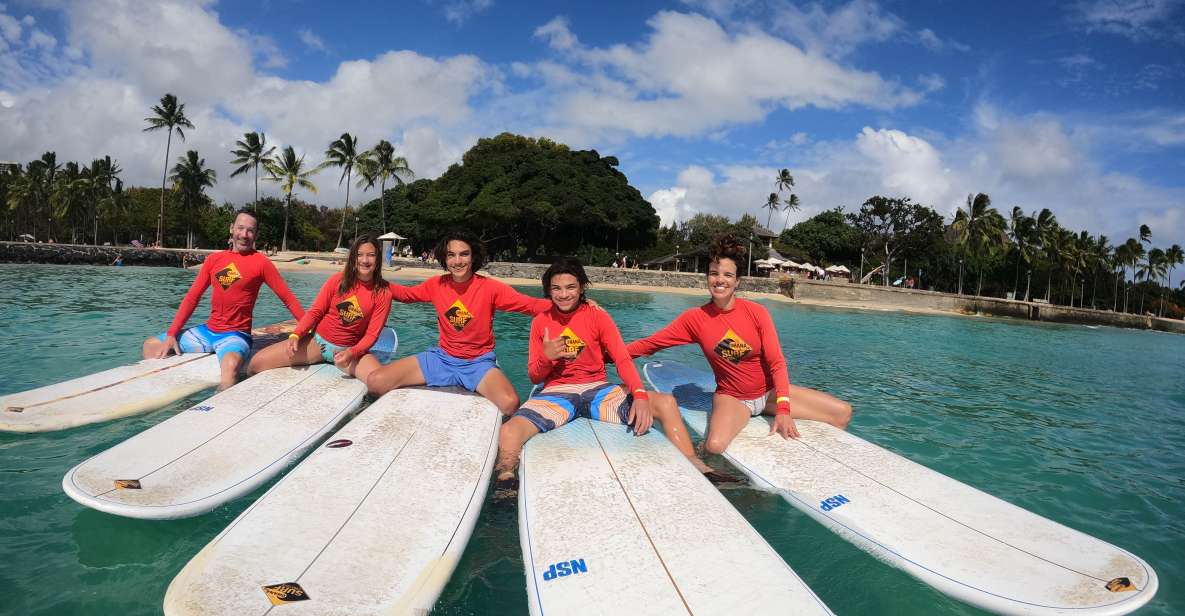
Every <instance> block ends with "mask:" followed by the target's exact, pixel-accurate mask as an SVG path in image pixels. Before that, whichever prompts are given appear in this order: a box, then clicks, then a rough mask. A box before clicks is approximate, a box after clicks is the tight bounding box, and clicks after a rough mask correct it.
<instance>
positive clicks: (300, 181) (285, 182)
mask: <svg viewBox="0 0 1185 616" xmlns="http://www.w3.org/2000/svg"><path fill="white" fill-rule="evenodd" d="M319 170H320V167H313V168H312V169H309V170H307V171H306V170H305V168H304V155H303V154H302V155H301V156H300V158H297V157H296V150H293V149H292V146H288V147H286V148H284V150H283V151H282V152H281V153H280V156H279V157H277V158H276V159H275V160H273V161H272V162H271V163H269V164H268V166H267V172H268V174H269V176H268V177H267V178H265V179H267V180H268V181H271V182H279V183H280V190H281V191H283V192H284V239H282V240H281V241H280V250H283V251H287V250H288V212H289V210H291V209H292V191H294V190H296V189H297V188H304V189H307V190H308V191H309V192H311V193H313V194H316V193H317V186H316V184H313V183H312V182H311V181H309V179H308V178H309V177H310V176H312V175H313V174H314V173H316V172H317V171H319Z"/></svg>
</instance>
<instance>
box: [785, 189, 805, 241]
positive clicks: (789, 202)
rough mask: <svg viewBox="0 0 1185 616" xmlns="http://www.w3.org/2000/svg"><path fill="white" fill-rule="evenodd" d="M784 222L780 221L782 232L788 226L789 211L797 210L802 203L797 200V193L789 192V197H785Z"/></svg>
mask: <svg viewBox="0 0 1185 616" xmlns="http://www.w3.org/2000/svg"><path fill="white" fill-rule="evenodd" d="M785 203H786V222H784V223H782V232H783V233H784V232H785V231H786V227H788V226H790V212H792V211H793V212H797V211H798V208H800V207H802V204H801V203H800V202H799V201H798V195H796V194H794V193H790V197H789V198H788V199H786V202H785Z"/></svg>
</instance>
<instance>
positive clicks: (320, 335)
mask: <svg viewBox="0 0 1185 616" xmlns="http://www.w3.org/2000/svg"><path fill="white" fill-rule="evenodd" d="M378 255H379V241H378V240H377V239H375V237H374V236H371V235H363V236H362V237H360V238H358V239H357V240H354V244H353V245H352V246H350V252H349V254H348V255H347V257H346V265H345V269H343V270H342V271H341V272H340V273H337V274H334V275H332V276H330V277H329V280H326V281H325V284H324V285H322V286H321V291H320V292H319V293H317V299H315V300H313V305H311V306H309V310H308V312H306V313H304V316H303V317H301V319H300V321H299V322H298V323H297V324H296V329H295V330H293V332H292V333H291V334H289V335H288V340H285V341H283V342H277V343H276V344H273V345H271V346H269V347H267V348H266V349H263V350H262V351H260V352H258V353H256V354H255V356H254V357H252V358H251V363H250V364H249V365H248V366H247V372H248V373H249V374H256V373H259V372H263V371H264V370H270V369H272V368H279V367H281V366H306V365H311V364H317V363H321V362H325V363H329V364H334V365H336V366H337V367H338V368H339V369H340V370H341V371H342V372H345V373H346V374H349V375H350V376H353V377H354V378H357V379H358V380H360V381H362V382H363V383H365V382H366V377H368V376H370V373H371V372H373V371H374V370H375V369H376V368H378V367H379V366H380V365H382V364H385V363H387V362H389V361H390V360H391V353H392V352H393V351H394V349H392V348H391V345H392V343H394V341H395V339H394V336H393V335H392V334H393V332H385V336H384V337H385V338H389V340H384V341H383V342H385V344H379V345H377V346H378V347H382V348H376V347H375V345H376V342H378V341H380V334H384V327H383V326H384V325H386V323H387V315H388V314H390V312H391V293H390V291H389V290H388V288H387V287H388V285H387V281H386V280H383V274H382V263H380V262H379V257H378Z"/></svg>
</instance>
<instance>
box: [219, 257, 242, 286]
mask: <svg viewBox="0 0 1185 616" xmlns="http://www.w3.org/2000/svg"><path fill="white" fill-rule="evenodd" d="M214 277H215V278H217V279H218V286H220V287H222V290H223V291H225V290H227V289H229V288H230V285H232V284H234V283H235V282H237V281H238V280H240V279H241V278H242V277H243V275H242V274H240V273H239V268H237V267H235V264H234V262H233V261H232V262H230V263H229V264H227V266H226V267H224V268H222V269H221V270H219V271H218V273H217V274H214Z"/></svg>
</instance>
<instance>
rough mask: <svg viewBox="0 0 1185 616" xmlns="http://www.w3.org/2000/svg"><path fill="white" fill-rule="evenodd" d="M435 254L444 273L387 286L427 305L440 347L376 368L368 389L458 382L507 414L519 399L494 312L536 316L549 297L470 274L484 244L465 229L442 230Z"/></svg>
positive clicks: (482, 257) (481, 259) (405, 299)
mask: <svg viewBox="0 0 1185 616" xmlns="http://www.w3.org/2000/svg"><path fill="white" fill-rule="evenodd" d="M435 257H436V260H437V261H438V262H439V263H440V264H441V265H443V266H444V269H445V270H446V271H447V273H446V274H443V275H441V276H436V277H433V278H429V279H428V280H425V281H424V282H422V283H420V284H418V285H416V286H414V287H404V286H401V285H398V284H394V283H392V284H391V285H390V287H389V288H390V290H391V296H392V297H393V298H394V299H395V300H396V301H399V302H403V303H416V302H431V303H432V305H433V306H434V307H435V308H436V324H437V327H438V329H439V330H440V341H439V346H435V347H432V348H431V349H428V350H427V351H424V352H422V353H419V354H417V355H413V356H411V357H404V358H402V359H400V360H398V361H396V362H394V363H392V364H391V365H389V366H383V367H381V368H379V369H377V370H375V371H374V372H372V373H370V376H369V377H368V378H367V379H366V385H367V388H368V389H369V390H370V393H372V394H374V395H375V396H381V395H383V394H385V393H387V392H388V391H391V390H392V389H396V388H399V387H410V386H413V385H429V386H431V387H448V386H451V385H459V386H461V387H464V388H465V389H468V390H469V391H475V392H477V393H479V394H481V395H483V396H485V397H486V398H487V399H489V400H490V401H491V402H493V403H494V404H495V405H497V407H498V409H499V410H500V411H501V412H502V413H503V414H504V415H509V414H511V413H513V412H514V410H515V409H517V408H518V405H519V397H518V393H517V392H515V391H514V386H513V385H511V384H510V380H509V379H507V378H506V375H505V374H504V373H503V372H502V370H501V369H499V368H498V358H497V356H496V355H494V312H495V311H497V310H504V311H510V312H519V313H522V314H529V315H536V314H539V313H540V312H543V311H545V310H547V309H549V308H551V300H549V299H546V298H542V297H531V296H529V295H523V294H522V293H519V292H518V291H515V290H514V289H512V288H511V287H510V285H508V284H506V283H504V282H501V281H499V280H494V279H492V278H487V277H485V276H481V275H479V274H477V273H475V272H476V271H477V270H479V269H481V267H482V266H483V265H484V264H485V247H484V246H482V243H481V242H480V241H478V240H477V239H476V238H474V237H473V236H471V235H470V234H469V233H466V232H464V231H451V232H449V233H447V234H445V236H444V237H443V238H441V240H440V242H439V243H437V245H436V250H435Z"/></svg>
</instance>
